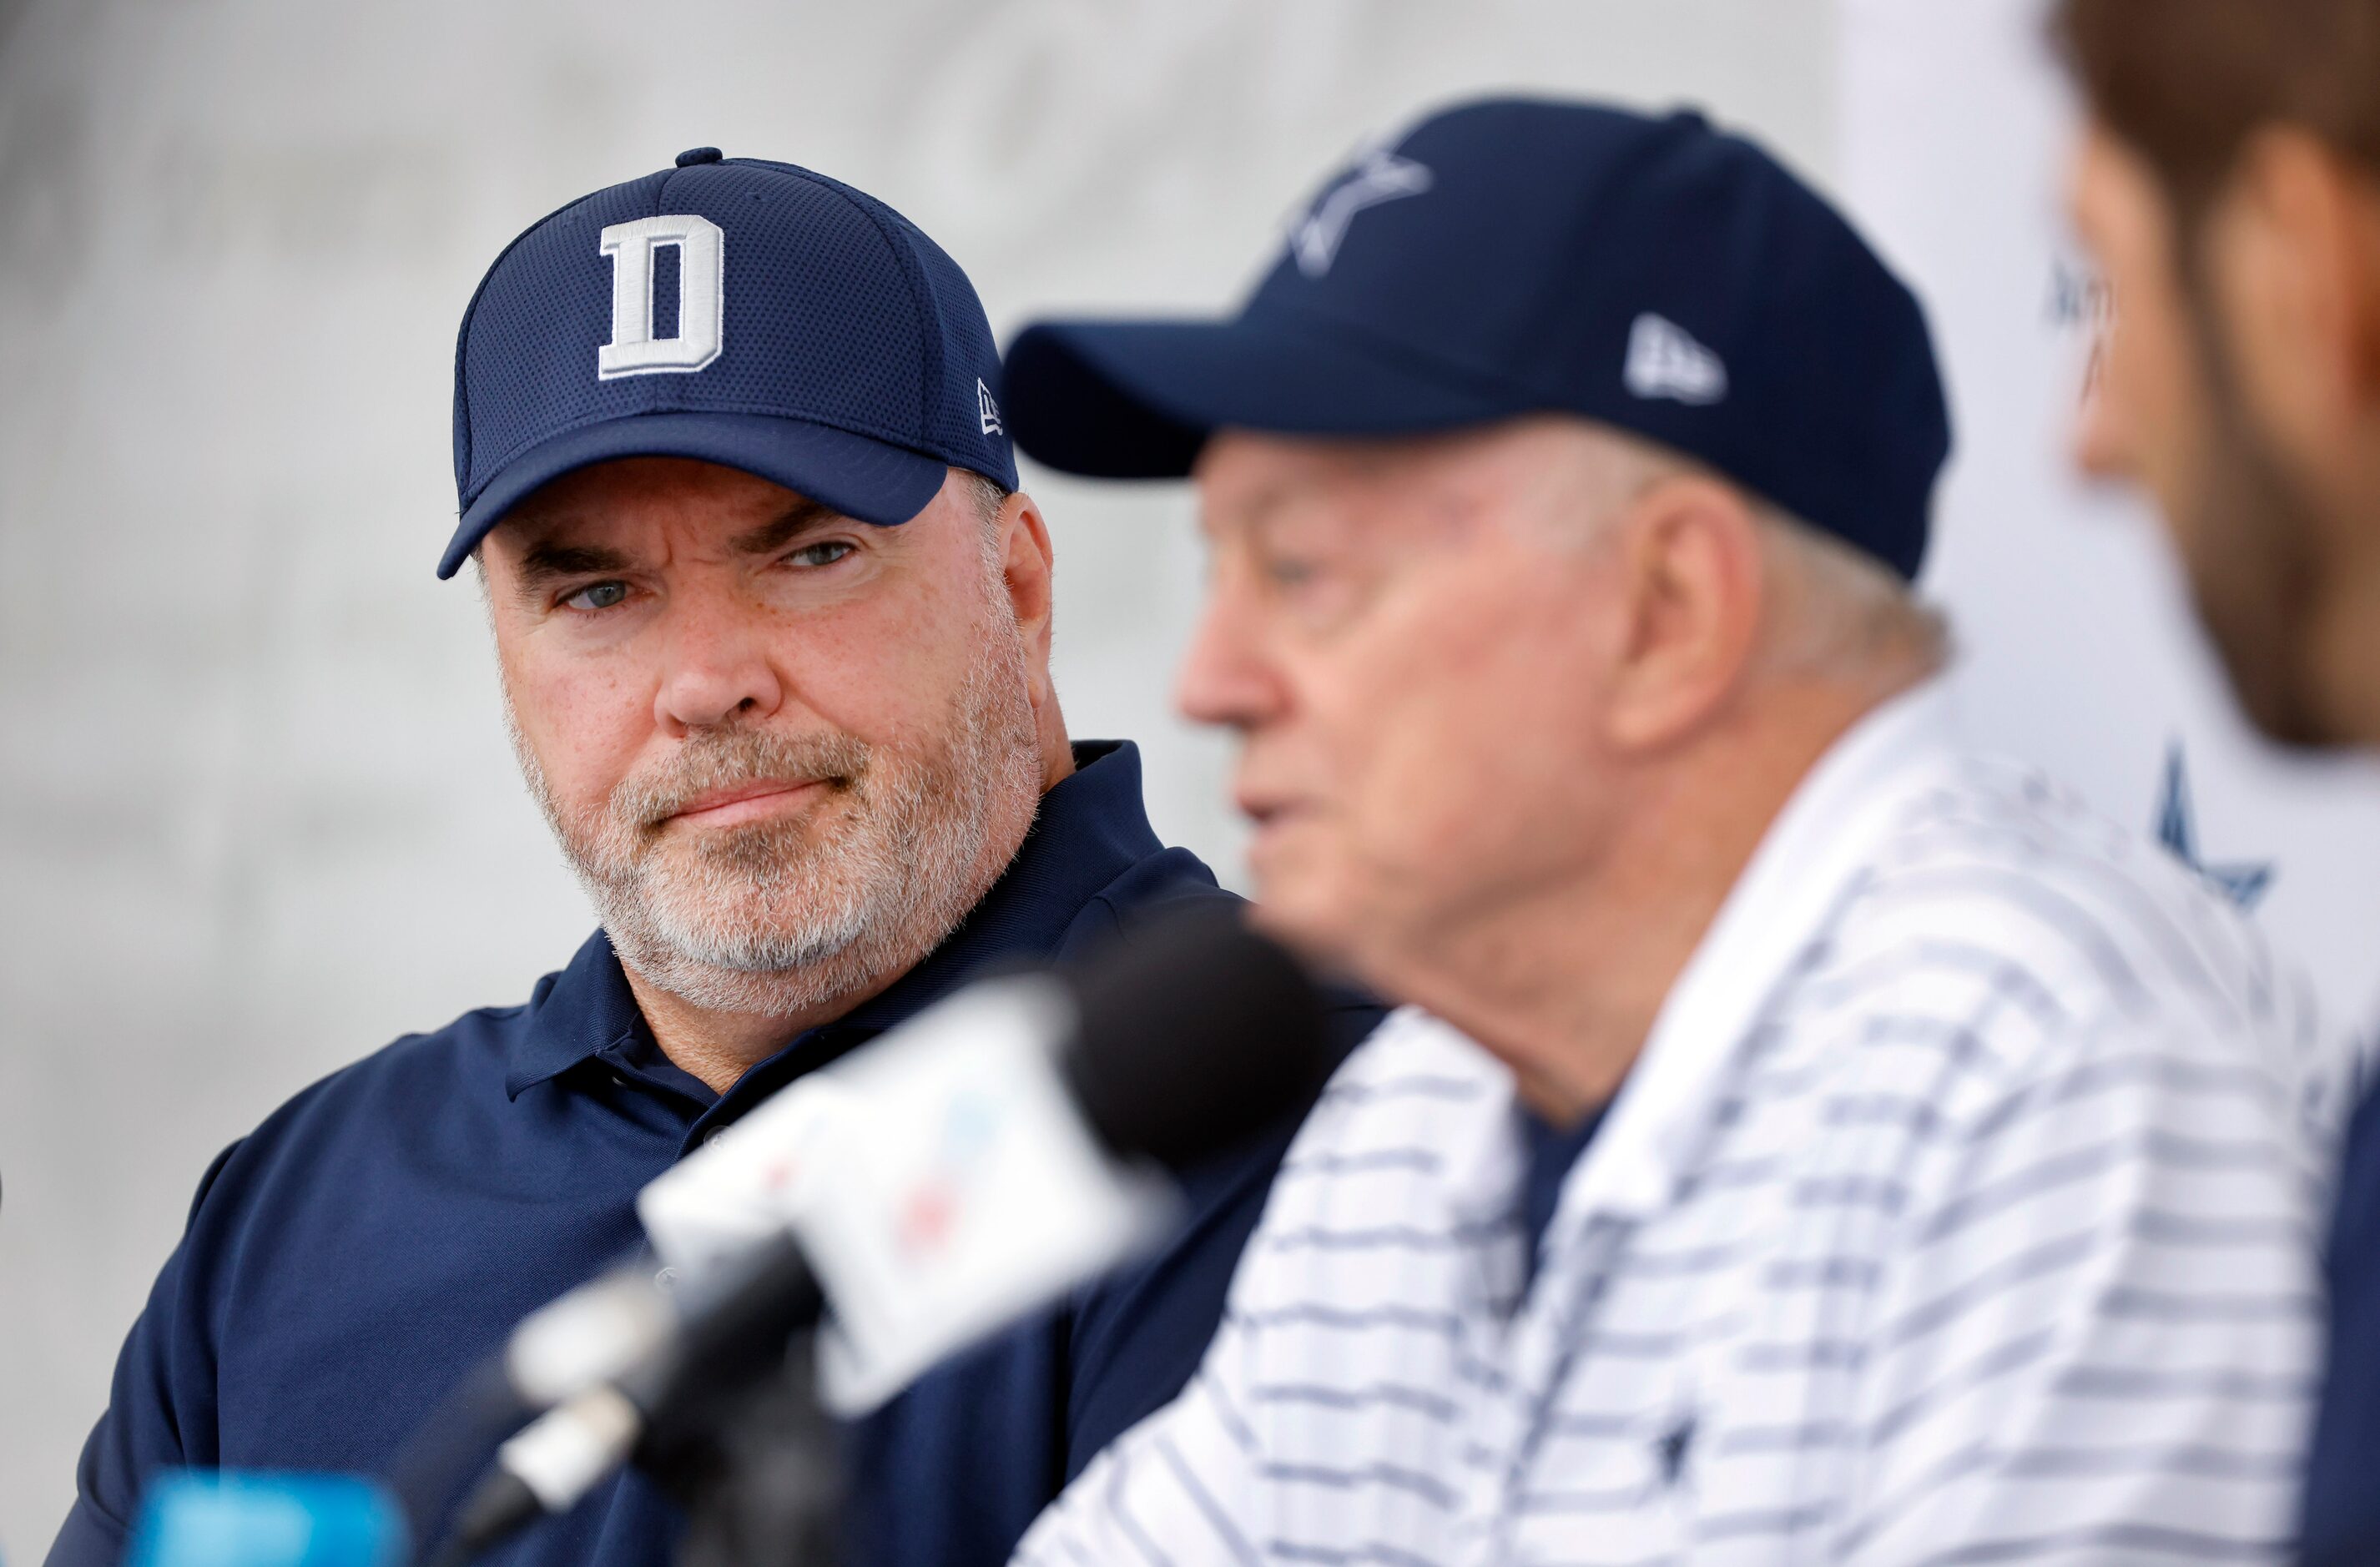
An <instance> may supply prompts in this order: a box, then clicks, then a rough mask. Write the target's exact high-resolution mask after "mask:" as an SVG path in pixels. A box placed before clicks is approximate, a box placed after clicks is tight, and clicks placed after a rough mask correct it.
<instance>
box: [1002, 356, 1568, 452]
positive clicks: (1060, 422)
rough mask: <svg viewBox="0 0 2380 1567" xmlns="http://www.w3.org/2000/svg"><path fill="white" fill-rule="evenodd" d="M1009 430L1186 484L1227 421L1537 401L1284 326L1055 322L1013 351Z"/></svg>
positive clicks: (1426, 426)
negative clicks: (1209, 441)
mask: <svg viewBox="0 0 2380 1567" xmlns="http://www.w3.org/2000/svg"><path fill="white" fill-rule="evenodd" d="M1541 402H1542V399H1533V398H1531V397H1529V396H1527V395H1524V394H1521V393H1517V392H1515V391H1514V390H1513V389H1512V388H1510V387H1507V386H1500V385H1497V384H1495V383H1491V382H1489V381H1488V380H1486V379H1484V378H1480V377H1475V376H1472V375H1468V374H1465V373H1464V372H1463V371H1461V370H1454V369H1451V368H1449V367H1446V366H1442V365H1436V364H1430V363H1427V362H1423V361H1420V360H1418V359H1416V358H1413V357H1411V356H1409V355H1404V354H1400V353H1398V352H1396V351H1394V350H1392V349H1390V348H1388V347H1385V346H1377V345H1374V344H1371V343H1368V342H1366V341H1364V340H1362V339H1360V338H1356V337H1354V336H1352V335H1348V334H1340V333H1337V332H1333V331H1331V330H1330V329H1328V328H1327V327H1325V326H1322V325H1318V324H1309V323H1305V322H1298V321H1294V320H1290V319H1284V318H1279V317H1275V318H1256V319H1251V318H1249V317H1245V316H1243V317H1241V318H1240V319H1238V320H1236V321H1220V322H1217V321H1210V322H1183V321H1172V322H1167V321H1154V322H1097V321H1075V322H1042V323H1039V324H1037V325H1034V326H1030V327H1027V328H1026V330H1025V331H1024V332H1023V333H1022V334H1019V335H1018V337H1017V339H1016V341H1015V342H1014V344H1012V345H1010V346H1009V350H1008V358H1007V360H1006V363H1005V366H1004V368H1003V369H1002V405H1003V407H1004V411H1005V412H1006V415H1007V418H1008V427H1009V434H1010V435H1011V437H1013V438H1014V441H1015V442H1016V444H1017V446H1018V448H1019V449H1020V450H1022V451H1024V452H1025V453H1026V454H1027V455H1028V456H1032V457H1033V458H1034V459H1035V460H1036V461H1038V462H1040V463H1043V464H1046V465H1047V466H1049V467H1050V468H1057V469H1059V470H1060V471H1062V472H1065V473H1079V474H1085V475H1087V476H1089V477H1092V478H1097V479H1175V478H1180V477H1181V476H1183V475H1184V474H1186V473H1188V472H1189V471H1190V467H1191V464H1193V463H1194V462H1196V460H1197V457H1198V453H1199V450H1200V448H1202V447H1203V446H1204V445H1205V444H1206V443H1207V438H1208V436H1209V435H1211V434H1212V433H1213V432H1214V431H1217V430H1220V429H1223V428H1226V427H1232V428H1238V429H1245V430H1261V431H1271V432H1273V433H1276V434H1283V435H1318V436H1366V435H1410V434H1415V433H1418V432H1422V431H1433V430H1451V429H1457V428H1460V427H1462V426H1464V425H1471V424H1482V423H1486V422H1488V420H1491V419H1505V418H1509V417H1511V416H1512V415H1513V414H1516V413H1522V412H1525V411H1527V410H1528V409H1529V408H1530V407H1536V406H1538V405H1539V404H1540V403H1541Z"/></svg>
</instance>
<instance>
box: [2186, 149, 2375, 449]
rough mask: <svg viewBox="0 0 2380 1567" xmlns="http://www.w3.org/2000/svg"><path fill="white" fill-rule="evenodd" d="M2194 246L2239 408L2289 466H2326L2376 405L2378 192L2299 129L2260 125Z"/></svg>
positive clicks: (2361, 434) (2352, 441)
mask: <svg viewBox="0 0 2380 1567" xmlns="http://www.w3.org/2000/svg"><path fill="white" fill-rule="evenodd" d="M2203 242H2204V247H2205V250H2204V261H2205V264H2206V273H2207V279H2208V285H2209V290H2210V293H2211V295H2212V298H2213V303H2214V305H2215V313H2216V325H2217V329H2218V330H2219V331H2220V332H2221V334H2222V341H2223V343H2224V346H2225V347H2226V349H2227V350H2228V353H2227V358H2228V360H2229V362H2230V364H2231V365H2232V367H2233V368H2234V371H2235V374H2236V378H2237V380H2238V383H2239V387H2240V395H2241V397H2242V400H2243V402H2244V404H2245V412H2246V413H2247V415H2248V417H2249V418H2250V419H2253V420H2254V421H2255V422H2256V424H2257V426H2258V427H2259V428H2260V429H2261V430H2262V431H2264V432H2265V435H2267V436H2268V437H2269V438H2270V439H2271V440H2273V441H2274V442H2275V443H2277V445H2279V446H2280V447H2281V449H2282V450H2284V451H2286V452H2287V453H2289V456H2291V457H2292V458H2294V459H2295V460H2296V461H2297V462H2298V463H2299V464H2301V465H2307V466H2312V467H2314V468H2327V467H2331V466H2334V465H2335V464H2336V462H2337V461H2338V455H2339V454H2340V453H2342V452H2343V451H2344V450H2346V449H2347V448H2348V447H2350V446H2355V447H2360V446H2361V445H2362V443H2363V442H2364V440H2365V439H2366V431H2365V429H2364V425H2365V421H2366V420H2367V419H2369V418H2370V417H2371V414H2372V412H2373V410H2374V407H2380V194H2376V193H2375V191H2374V187H2373V184H2372V182H2371V180H2370V179H2369V178H2368V176H2364V175H2363V174H2362V173H2361V172H2360V171H2357V170H2355V169H2353V168H2352V167H2350V165H2349V164H2346V163H2345V162H2344V161H2343V160H2342V159H2341V158H2340V157H2339V156H2338V153H2337V152H2334V151H2333V150H2332V149H2330V148H2329V147H2327V146H2325V145H2324V143H2323V142H2322V141H2321V140H2319V139H2317V138H2315V137H2313V136H2312V135H2310V134H2308V133H2306V132H2305V131H2302V130H2298V129H2294V128H2273V129H2268V130H2265V131H2260V132H2259V133H2257V134H2256V135H2255V136H2254V137H2253V138H2251V139H2250V140H2249V142H2248V144H2247V146H2246V147H2245V148H2243V149H2242V150H2241V152H2240V158H2239V161H2238V163H2237V164H2236V166H2235V168H2234V170H2233V173H2232V175H2231V177H2230V179H2229V180H2228V182H2227V184H2226V186H2225V188H2224V191H2223V193H2222V195H2221V196H2220V197H2219V198H2218V199H2217V200H2216V203H2215V205H2214V207H2213V208H2212V209H2211V211H2210V213H2209V214H2208V218H2207V222H2206V226H2205V233H2204V241H2203Z"/></svg>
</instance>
